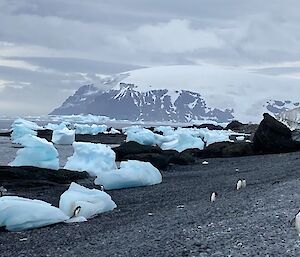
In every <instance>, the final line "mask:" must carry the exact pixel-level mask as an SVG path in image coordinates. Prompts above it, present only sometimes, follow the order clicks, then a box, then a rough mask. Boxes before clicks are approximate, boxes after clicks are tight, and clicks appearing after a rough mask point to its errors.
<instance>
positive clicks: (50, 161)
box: [9, 135, 59, 170]
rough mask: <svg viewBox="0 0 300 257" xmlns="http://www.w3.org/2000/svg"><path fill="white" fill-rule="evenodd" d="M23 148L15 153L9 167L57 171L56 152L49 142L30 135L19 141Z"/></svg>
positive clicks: (57, 160)
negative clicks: (32, 167) (28, 167)
mask: <svg viewBox="0 0 300 257" xmlns="http://www.w3.org/2000/svg"><path fill="white" fill-rule="evenodd" d="M19 140H20V144H21V145H22V146H23V147H24V148H22V149H19V150H18V151H17V156H16V158H15V159H14V160H13V161H12V162H11V163H9V165H10V166H34V167H40V168H48V169H54V170H58V169H59V159H58V152H57V150H56V149H55V147H54V146H53V144H52V143H51V142H48V141H47V140H46V139H43V138H38V137H36V136H32V135H25V136H23V137H22V138H20V139H19Z"/></svg>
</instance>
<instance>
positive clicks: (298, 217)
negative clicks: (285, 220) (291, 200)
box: [289, 210, 300, 236]
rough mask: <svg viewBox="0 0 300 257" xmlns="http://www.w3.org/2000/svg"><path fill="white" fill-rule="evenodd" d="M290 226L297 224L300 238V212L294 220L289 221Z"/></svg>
mask: <svg viewBox="0 0 300 257" xmlns="http://www.w3.org/2000/svg"><path fill="white" fill-rule="evenodd" d="M289 222H290V225H291V226H292V225H293V223H294V222H295V228H296V230H297V233H298V236H300V210H299V212H298V213H297V214H296V215H295V216H294V218H293V219H292V220H290V221H289Z"/></svg>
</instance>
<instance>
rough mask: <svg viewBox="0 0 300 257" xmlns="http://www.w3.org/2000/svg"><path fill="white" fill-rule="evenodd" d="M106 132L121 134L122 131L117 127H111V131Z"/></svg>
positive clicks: (106, 132)
mask: <svg viewBox="0 0 300 257" xmlns="http://www.w3.org/2000/svg"><path fill="white" fill-rule="evenodd" d="M104 134H112V135H114V134H121V132H120V131H119V130H117V129H115V128H111V129H110V130H109V131H105V132H104Z"/></svg>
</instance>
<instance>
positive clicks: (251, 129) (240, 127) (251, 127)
mask: <svg viewBox="0 0 300 257" xmlns="http://www.w3.org/2000/svg"><path fill="white" fill-rule="evenodd" d="M257 128H258V124H244V123H241V122H239V121H237V120H234V121H232V122H230V123H229V124H228V125H227V126H226V127H225V129H227V130H232V131H234V132H237V133H246V134H250V135H251V139H252V138H253V136H254V134H255V131H256V130H257Z"/></svg>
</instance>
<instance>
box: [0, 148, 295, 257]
mask: <svg viewBox="0 0 300 257" xmlns="http://www.w3.org/2000/svg"><path fill="white" fill-rule="evenodd" d="M207 161H208V163H209V164H208V165H202V164H201V163H195V164H193V165H187V166H177V165H175V166H172V167H169V168H168V169H167V170H166V171H163V172H162V175H163V183H162V184H159V185H156V186H151V187H142V188H132V189H124V190H113V191H109V194H110V195H111V196H112V198H113V199H114V201H115V202H116V204H117V205H118V208H117V209H116V210H114V211H113V212H110V213H106V214H103V215H100V216H98V217H96V218H94V219H91V220H89V222H86V223H80V224H57V225H54V226H50V227H44V228H40V229H34V230H31V231H24V232H19V233H10V232H4V231H3V232H0V251H1V256H3V257H6V256H26V257H30V256H83V257H84V256H97V255H101V256H160V257H161V256H216V257H217V256H218V257H219V256H230V255H231V256H283V257H284V256H299V254H300V245H299V238H298V236H297V233H296V230H295V228H294V227H293V226H291V225H290V224H289V220H291V219H292V218H293V216H294V215H295V214H296V213H297V212H298V210H299V201H300V187H299V178H300V171H299V166H300V155H299V152H295V153H289V154H274V155H260V156H248V157H238V158H212V159H207ZM236 168H239V173H237V172H236V171H235V169H236ZM240 178H244V179H246V180H247V187H246V188H245V189H243V190H241V191H239V192H237V191H236V190H235V185H236V181H237V180H238V179H240ZM82 184H84V185H86V186H88V182H87V181H85V182H82ZM67 187H68V184H66V185H64V184H60V185H55V186H53V185H51V186H49V185H44V186H42V187H41V186H38V187H31V188H24V187H16V188H14V189H11V190H9V191H10V193H11V194H17V195H19V196H25V197H29V198H39V199H42V200H45V201H47V202H50V203H52V204H54V205H56V206H57V204H58V199H59V196H60V194H61V193H62V192H63V191H64V190H65V189H66V188H67ZM213 191H216V192H218V197H217V200H216V202H215V203H211V202H210V200H209V199H210V194H211V193H212V192H213Z"/></svg>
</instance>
